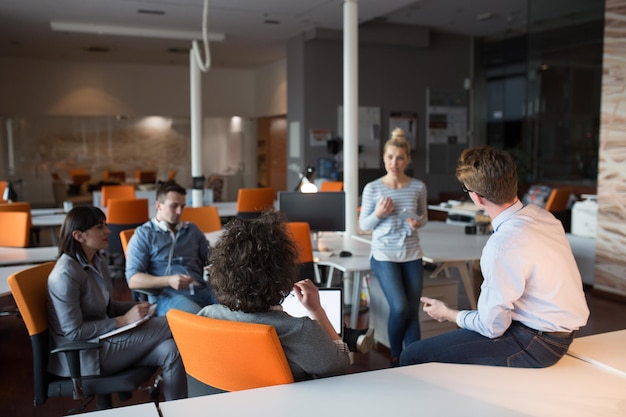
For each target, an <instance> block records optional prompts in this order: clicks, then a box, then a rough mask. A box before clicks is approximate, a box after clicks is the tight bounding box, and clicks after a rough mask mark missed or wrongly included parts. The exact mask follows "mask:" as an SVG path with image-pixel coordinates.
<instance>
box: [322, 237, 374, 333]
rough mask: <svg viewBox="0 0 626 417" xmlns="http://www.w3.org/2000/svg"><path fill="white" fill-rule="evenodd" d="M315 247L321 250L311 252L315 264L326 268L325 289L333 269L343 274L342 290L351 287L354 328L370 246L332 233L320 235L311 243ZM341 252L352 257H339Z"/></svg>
mask: <svg viewBox="0 0 626 417" xmlns="http://www.w3.org/2000/svg"><path fill="white" fill-rule="evenodd" d="M316 247H317V248H318V249H322V250H321V251H314V252H313V253H314V255H315V259H316V261H317V264H318V265H321V266H327V267H328V274H327V278H326V287H329V286H330V285H331V282H332V277H333V273H334V270H335V269H338V270H339V271H341V272H343V273H344V277H343V280H344V288H345V289H346V290H348V291H349V289H350V286H352V295H351V302H350V327H352V328H356V324H357V320H358V316H359V306H360V300H361V279H362V277H361V272H365V271H369V270H370V256H369V255H370V245H369V244H368V243H365V242H362V241H358V240H356V239H352V238H350V236H347V235H344V234H339V233H334V232H333V233H322V234H320V235H319V236H318V239H317V242H313V248H316ZM343 250H347V251H349V252H350V253H352V256H349V257H345V258H342V257H340V256H339V252H341V251H343ZM347 273H352V275H353V280H352V283H350V282H349V280H350V278H349V276H348V274H347ZM350 284H352V285H350Z"/></svg>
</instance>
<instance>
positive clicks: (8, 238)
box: [0, 211, 30, 248]
mask: <svg viewBox="0 0 626 417" xmlns="http://www.w3.org/2000/svg"><path fill="white" fill-rule="evenodd" d="M0 230H2V233H0V246H10V247H17V248H25V247H28V246H29V239H30V212H28V213H24V212H20V211H0Z"/></svg>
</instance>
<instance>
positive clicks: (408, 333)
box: [370, 258, 424, 358]
mask: <svg viewBox="0 0 626 417" xmlns="http://www.w3.org/2000/svg"><path fill="white" fill-rule="evenodd" d="M370 266H371V268H372V271H374V274H375V275H376V278H377V279H378V282H379V283H380V287H381V288H382V290H383V293H384V294H385V298H386V299H387V304H389V320H388V322H387V331H388V334H389V345H390V346H389V349H390V351H391V357H392V358H397V357H399V356H400V352H402V344H403V343H404V345H405V346H408V345H409V344H411V343H413V342H415V341H416V340H420V320H419V310H420V297H421V296H422V281H423V275H424V274H423V269H422V260H421V259H418V260H415V261H409V262H388V261H377V260H376V259H374V258H370Z"/></svg>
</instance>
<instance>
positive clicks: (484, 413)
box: [160, 356, 626, 417]
mask: <svg viewBox="0 0 626 417" xmlns="http://www.w3.org/2000/svg"><path fill="white" fill-rule="evenodd" d="M160 408H161V412H162V414H163V417H196V416H206V415H207V414H211V415H219V416H246V415H259V416H274V417H283V416H284V417H293V416H294V415H297V416H298V417H320V416H354V415H359V416H363V417H369V416H372V417H380V416H385V415H389V414H394V415H395V414H397V415H409V416H415V415H424V416H429V417H436V416H446V417H448V416H470V417H472V416H477V417H478V416H480V417H502V416H520V417H521V416H524V417H529V416H541V417H552V416H554V417H562V416H568V417H589V416H594V417H599V416H603V417H606V416H621V417H623V416H624V415H626V378H621V377H619V376H617V375H614V374H612V373H610V372H606V371H604V370H602V369H599V368H596V367H594V366H592V365H590V364H588V363H585V362H583V361H580V360H578V359H574V358H572V357H569V356H565V357H564V358H563V359H561V361H559V363H557V364H556V365H554V366H552V367H550V368H545V369H513V368H503V367H489V366H477V365H455V364H439V363H430V364H424V365H414V366H407V367H401V368H392V369H384V370H379V371H370V372H362V373H357V374H350V375H344V376H338V377H334V378H322V379H317V380H313V381H306V382H297V383H294V384H287V385H277V386H273V387H265V388H258V389H252V390H247V391H239V392H230V393H225V394H216V395H209V396H204V397H196V398H189V399H185V400H178V401H168V402H162V403H161V404H160Z"/></svg>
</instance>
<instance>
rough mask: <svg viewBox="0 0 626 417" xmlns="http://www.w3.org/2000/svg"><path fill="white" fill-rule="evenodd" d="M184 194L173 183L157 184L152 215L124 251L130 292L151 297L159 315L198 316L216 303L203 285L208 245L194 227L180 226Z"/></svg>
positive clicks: (189, 224) (205, 285) (210, 291)
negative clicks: (175, 312)
mask: <svg viewBox="0 0 626 417" xmlns="http://www.w3.org/2000/svg"><path fill="white" fill-rule="evenodd" d="M186 194H187V191H186V190H185V189H184V188H183V187H181V186H180V185H179V184H177V183H176V182H174V181H168V182H165V183H163V184H161V185H160V186H159V188H158V190H157V196H156V216H155V217H154V218H153V219H151V220H149V221H147V222H146V223H144V224H143V225H141V226H140V227H138V228H137V229H136V230H135V233H134V234H133V237H132V238H131V239H130V242H129V243H128V249H127V252H126V280H127V281H128V287H129V288H130V289H131V290H144V291H147V292H149V293H150V295H149V301H150V302H151V303H157V305H158V307H157V315H159V316H163V315H165V313H167V311H168V310H169V309H170V308H176V309H179V310H183V311H187V312H190V313H197V312H198V311H200V309H202V307H204V306H206V305H209V304H214V303H215V302H216V298H215V295H214V293H213V290H212V289H211V288H210V287H208V285H207V283H206V282H205V281H204V280H203V272H204V266H205V265H206V263H207V260H208V257H209V250H210V248H209V242H208V241H207V239H206V238H205V237H204V234H203V233H202V232H201V231H200V229H198V227H197V226H196V225H195V224H193V223H188V222H181V221H180V216H181V214H182V212H183V209H184V208H185V201H186Z"/></svg>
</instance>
